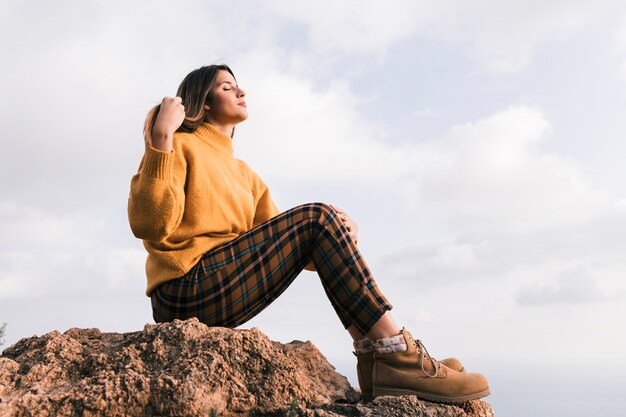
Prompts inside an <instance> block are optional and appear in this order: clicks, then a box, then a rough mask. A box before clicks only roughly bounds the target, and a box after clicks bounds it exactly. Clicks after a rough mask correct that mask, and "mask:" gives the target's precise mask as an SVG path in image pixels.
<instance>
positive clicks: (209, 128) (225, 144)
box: [194, 123, 233, 156]
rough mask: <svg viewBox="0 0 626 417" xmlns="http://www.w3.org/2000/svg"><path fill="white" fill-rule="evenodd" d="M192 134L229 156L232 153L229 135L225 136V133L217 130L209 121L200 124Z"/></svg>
mask: <svg viewBox="0 0 626 417" xmlns="http://www.w3.org/2000/svg"><path fill="white" fill-rule="evenodd" d="M194 134H195V135H196V136H198V137H199V138H200V139H202V140H203V141H205V142H207V143H208V144H210V145H213V146H214V147H216V148H217V149H219V150H220V151H221V152H224V153H226V154H228V155H230V156H232V155H233V139H232V138H231V137H230V136H226V135H225V134H223V133H222V132H220V131H219V130H217V129H216V128H215V127H214V126H213V125H211V124H210V123H203V124H201V125H200V126H199V127H198V128H197V129H196V130H195V131H194Z"/></svg>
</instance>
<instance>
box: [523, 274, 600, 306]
mask: <svg viewBox="0 0 626 417" xmlns="http://www.w3.org/2000/svg"><path fill="white" fill-rule="evenodd" d="M609 299H610V297H609V296H608V295H607V294H606V293H605V292H604V291H603V290H602V289H601V288H600V286H599V285H598V283H597V281H596V280H595V279H594V278H593V277H592V276H591V274H590V273H589V271H588V270H587V269H586V268H584V267H578V268H573V269H569V270H566V271H564V272H562V273H561V274H559V275H558V276H557V277H555V278H554V279H552V280H551V281H550V282H537V283H533V284H528V285H525V286H524V287H522V288H521V289H520V290H519V292H518V294H517V297H516V301H517V303H518V304H519V305H523V306H538V305H550V304H585V303H596V302H602V301H606V300H609Z"/></svg>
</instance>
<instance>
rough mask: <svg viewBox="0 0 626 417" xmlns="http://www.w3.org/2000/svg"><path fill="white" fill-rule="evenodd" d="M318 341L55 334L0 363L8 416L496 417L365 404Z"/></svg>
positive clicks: (181, 333) (207, 333)
mask: <svg viewBox="0 0 626 417" xmlns="http://www.w3.org/2000/svg"><path fill="white" fill-rule="evenodd" d="M358 399H359V395H358V393H357V392H356V391H355V390H354V389H353V388H352V387H351V386H350V384H349V383H348V380H347V379H346V378H345V377H344V376H342V375H339V374H338V373H337V372H336V371H335V368H334V367H333V366H332V365H330V364H329V363H328V361H326V359H325V358H324V356H323V355H322V354H321V353H320V352H319V350H318V349H317V348H316V347H315V346H314V345H313V344H312V343H311V342H301V341H293V342H291V343H287V344H281V343H278V342H273V341H271V340H269V338H268V337H267V336H265V335H264V334H263V333H262V332H261V331H260V330H258V329H256V328H255V329H251V330H233V329H227V328H223V327H208V326H206V325H204V324H202V323H200V322H199V321H198V320H197V319H190V320H186V321H179V320H175V321H174V322H172V323H163V324H158V325H150V324H148V325H146V326H145V327H144V329H143V331H141V332H134V333H124V334H120V333H102V332H100V331H99V330H98V329H70V330H68V331H66V332H65V333H60V332H58V331H53V332H51V333H48V334H45V335H43V336H41V337H31V338H26V339H22V340H20V341H19V342H17V343H16V344H15V345H13V346H11V347H9V348H7V349H5V350H4V352H3V353H2V356H0V417H4V416H15V417H21V416H42V417H45V416H86V417H96V416H98V417H99V416H102V417H104V416H106V417H116V416H127V417H132V416H142V417H143V416H146V417H147V416H189V417H192V416H203V417H207V416H209V415H211V414H210V413H211V412H212V411H215V412H217V414H218V415H220V416H226V415H233V416H262V415H273V416H283V415H284V416H288V415H301V416H329V417H330V416H409V415H415V416H476V417H490V416H493V413H492V411H491V408H490V407H489V405H488V404H486V403H484V402H482V401H472V402H467V403H464V404H461V405H460V406H450V405H440V404H433V403H428V402H423V401H420V400H417V399H416V398H415V397H413V396H407V397H399V398H391V397H381V398H377V399H376V400H374V401H372V402H371V403H367V404H364V403H358Z"/></svg>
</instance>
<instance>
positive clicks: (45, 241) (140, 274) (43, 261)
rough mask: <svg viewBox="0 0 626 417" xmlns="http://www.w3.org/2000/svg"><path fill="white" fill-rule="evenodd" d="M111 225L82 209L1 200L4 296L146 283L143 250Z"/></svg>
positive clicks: (0, 271) (0, 293)
mask: <svg viewBox="0 0 626 417" xmlns="http://www.w3.org/2000/svg"><path fill="white" fill-rule="evenodd" d="M108 227H109V225H108V224H107V223H106V222H105V221H102V220H97V219H94V216H93V215H88V214H84V213H76V212H70V213H64V214H55V213H53V212H51V211H46V210H44V209H40V208H34V207H31V206H27V205H23V204H17V203H2V204H0V229H2V230H3V231H4V232H5V233H7V236H10V237H11V238H10V239H5V240H3V243H2V244H0V289H1V290H2V291H0V298H3V299H7V298H16V297H35V296H40V295H44V294H45V295H47V296H52V295H54V294H57V295H60V294H65V295H68V294H77V293H81V292H82V291H92V292H93V291H96V292H98V291H102V290H106V289H112V288H118V289H121V288H123V287H125V288H129V287H132V288H141V287H142V286H143V285H144V284H145V279H144V276H145V273H144V264H145V258H146V255H145V251H144V250H142V249H139V248H137V247H134V246H135V245H133V246H131V247H129V246H128V245H131V244H134V243H136V242H133V241H131V240H130V232H129V236H128V239H123V240H125V241H127V243H126V244H122V245H120V244H119V243H117V242H116V240H117V239H116V238H115V237H114V236H113V235H112V232H114V231H113V230H107V228H108Z"/></svg>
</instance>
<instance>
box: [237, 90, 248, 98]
mask: <svg viewBox="0 0 626 417" xmlns="http://www.w3.org/2000/svg"><path fill="white" fill-rule="evenodd" d="M237 90H238V91H237V97H243V96H245V95H246V92H245V91H243V90H242V89H241V88H237Z"/></svg>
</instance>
